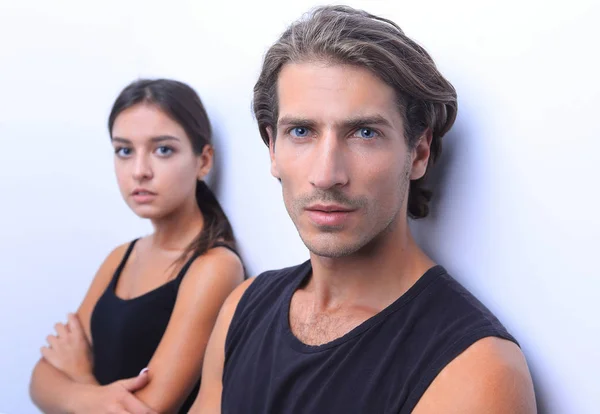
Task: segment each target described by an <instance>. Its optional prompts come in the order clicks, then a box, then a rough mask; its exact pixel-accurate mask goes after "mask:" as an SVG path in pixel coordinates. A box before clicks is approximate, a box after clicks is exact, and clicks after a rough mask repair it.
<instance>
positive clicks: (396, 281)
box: [304, 225, 435, 313]
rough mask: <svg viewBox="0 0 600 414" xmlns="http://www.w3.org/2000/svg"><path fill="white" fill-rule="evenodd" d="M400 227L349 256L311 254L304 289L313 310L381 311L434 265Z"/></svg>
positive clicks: (403, 227)
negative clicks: (335, 256)
mask: <svg viewBox="0 0 600 414" xmlns="http://www.w3.org/2000/svg"><path fill="white" fill-rule="evenodd" d="M399 227H400V228H396V229H394V230H391V231H389V232H387V233H386V234H384V235H382V236H381V237H380V239H379V240H376V241H373V243H371V244H370V245H369V246H366V247H365V248H363V249H361V250H360V251H358V252H356V253H355V254H353V255H350V256H345V257H340V258H328V257H322V256H317V255H315V254H312V253H311V264H312V269H313V270H312V276H311V278H310V280H309V282H308V283H307V285H306V286H305V287H304V290H305V292H306V293H308V294H310V296H312V298H313V300H314V302H313V304H314V307H313V309H314V311H315V312H325V313H326V312H328V311H329V310H333V309H339V308H344V307H351V308H352V307H360V308H363V309H372V310H373V312H380V311H381V310H383V309H384V308H386V307H387V306H389V305H390V304H391V303H393V302H394V301H395V300H396V299H397V298H398V297H400V296H401V295H402V294H404V293H405V292H406V291H407V290H408V289H410V287H411V286H412V285H413V284H414V283H415V282H416V281H417V280H418V279H419V278H420V277H421V276H422V275H423V274H424V273H425V272H426V271H427V270H428V269H429V268H431V267H432V266H434V265H435V263H434V262H433V261H432V260H431V259H430V258H429V257H428V256H427V255H426V254H425V253H424V252H423V251H422V250H421V249H420V248H419V246H418V245H417V244H416V242H415V241H414V239H413V237H412V235H411V233H410V230H409V228H408V226H407V225H406V226H399Z"/></svg>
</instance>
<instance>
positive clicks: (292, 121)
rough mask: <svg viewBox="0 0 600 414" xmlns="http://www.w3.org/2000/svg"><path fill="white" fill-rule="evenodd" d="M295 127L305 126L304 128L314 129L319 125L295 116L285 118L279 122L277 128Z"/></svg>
mask: <svg viewBox="0 0 600 414" xmlns="http://www.w3.org/2000/svg"><path fill="white" fill-rule="evenodd" d="M287 125H294V126H303V127H307V128H310V127H314V126H315V125H317V123H316V122H315V121H313V120H311V119H308V118H300V117H295V116H284V117H282V118H280V119H279V120H278V121H277V127H278V128H279V127H281V126H287Z"/></svg>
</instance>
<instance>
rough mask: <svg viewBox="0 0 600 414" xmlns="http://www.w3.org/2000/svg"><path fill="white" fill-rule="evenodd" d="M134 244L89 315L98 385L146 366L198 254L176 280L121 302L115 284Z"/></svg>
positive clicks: (184, 408) (186, 404) (188, 404)
mask: <svg viewBox="0 0 600 414" xmlns="http://www.w3.org/2000/svg"><path fill="white" fill-rule="evenodd" d="M136 242H137V239H136V240H134V241H133V242H131V244H130V245H129V248H128V249H127V252H126V253H125V256H124V257H123V259H122V260H121V263H120V264H119V267H117V270H116V271H115V274H114V276H113V278H112V280H111V282H110V283H109V285H108V287H107V288H106V290H105V291H104V294H103V295H102V296H101V297H100V299H98V302H97V303H96V306H95V307H94V310H93V312H92V316H91V323H90V330H91V335H92V342H93V348H94V352H93V354H94V376H95V377H96V380H97V381H98V382H99V383H100V384H101V385H106V384H110V383H112V382H114V381H118V380H121V379H125V378H131V377H135V376H136V375H138V374H139V372H140V370H142V369H143V368H145V367H147V366H148V363H149V362H150V359H151V358H152V355H154V352H155V351H156V348H158V344H159V343H160V340H161V339H162V336H163V334H164V333H165V330H166V329H167V324H168V323H169V319H170V318H171V313H172V312H173V308H174V307H175V300H176V299H177V291H178V290H179V285H180V284H181V281H182V279H183V277H184V276H185V274H186V273H187V271H188V269H189V267H190V265H191V264H192V262H193V261H194V260H196V259H197V258H198V255H194V256H192V257H191V258H190V259H189V260H188V261H187V262H186V263H185V265H184V266H183V267H182V268H181V270H180V271H179V273H178V274H177V277H176V278H175V279H172V280H170V281H169V282H167V283H165V284H164V285H162V286H160V287H158V288H156V289H154V290H151V291H150V292H147V293H145V294H143V295H141V296H138V297H135V298H132V299H121V298H119V297H118V296H117V295H116V293H115V289H116V286H117V281H118V280H119V276H120V275H121V272H122V271H123V268H124V267H125V264H126V263H127V259H128V258H129V256H130V254H131V251H132V250H133V247H134V246H135V243H136ZM218 246H222V247H226V248H228V249H230V250H232V251H233V249H231V247H229V246H228V245H226V244H224V243H217V244H216V245H215V247H218ZM234 253H235V251H234ZM236 254H237V253H236ZM199 387H200V382H198V383H197V384H195V386H194V388H193V390H192V392H191V394H190V395H189V396H188V397H187V399H186V401H185V402H184V404H183V405H182V406H181V409H180V412H181V413H187V412H188V410H189V408H190V407H191V405H192V404H193V402H194V400H195V399H196V395H197V394H198V390H199Z"/></svg>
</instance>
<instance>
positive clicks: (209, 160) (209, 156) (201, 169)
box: [197, 144, 214, 180]
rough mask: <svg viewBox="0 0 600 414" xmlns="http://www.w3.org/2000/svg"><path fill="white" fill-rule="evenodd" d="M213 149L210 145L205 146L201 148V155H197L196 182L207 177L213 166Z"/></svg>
mask: <svg viewBox="0 0 600 414" xmlns="http://www.w3.org/2000/svg"><path fill="white" fill-rule="evenodd" d="M213 157H214V149H213V147H212V146H211V145H209V144H206V145H205V146H204V148H202V153H201V154H200V155H198V171H197V178H198V180H203V179H204V177H206V176H207V175H208V173H209V172H210V170H211V169H212V166H213Z"/></svg>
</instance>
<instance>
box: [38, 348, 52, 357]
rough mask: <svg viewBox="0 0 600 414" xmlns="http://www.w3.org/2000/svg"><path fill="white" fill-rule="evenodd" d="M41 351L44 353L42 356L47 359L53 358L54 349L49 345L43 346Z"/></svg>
mask: <svg viewBox="0 0 600 414" xmlns="http://www.w3.org/2000/svg"><path fill="white" fill-rule="evenodd" d="M40 353H41V354H42V357H43V358H44V359H46V360H50V358H52V350H51V349H50V348H48V347H47V346H43V347H41V348H40Z"/></svg>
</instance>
